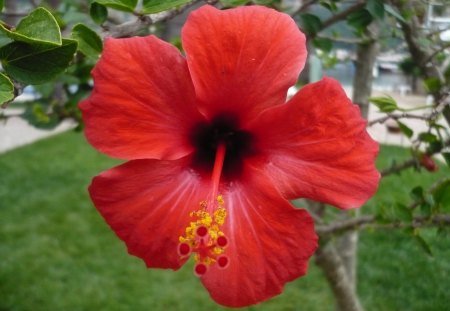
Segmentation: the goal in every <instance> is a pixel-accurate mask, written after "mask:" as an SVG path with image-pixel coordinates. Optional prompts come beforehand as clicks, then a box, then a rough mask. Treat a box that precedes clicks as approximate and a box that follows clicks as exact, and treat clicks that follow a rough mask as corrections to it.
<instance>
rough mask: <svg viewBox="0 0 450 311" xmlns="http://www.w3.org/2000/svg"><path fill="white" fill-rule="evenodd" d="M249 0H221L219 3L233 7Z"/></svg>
mask: <svg viewBox="0 0 450 311" xmlns="http://www.w3.org/2000/svg"><path fill="white" fill-rule="evenodd" d="M247 2H249V0H221V1H220V3H222V5H223V6H224V7H226V8H233V7H236V6H240V5H244V4H247Z"/></svg>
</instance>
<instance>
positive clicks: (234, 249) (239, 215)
mask: <svg viewBox="0 0 450 311" xmlns="http://www.w3.org/2000/svg"><path fill="white" fill-rule="evenodd" d="M224 199H225V207H226V209H227V211H228V216H227V219H226V221H225V224H224V228H223V232H224V234H225V235H226V236H227V238H228V243H229V244H228V246H227V248H226V249H225V255H226V256H228V258H229V265H228V266H227V267H226V268H225V269H221V268H219V267H217V265H212V266H211V267H210V269H209V271H207V272H206V274H205V275H204V276H202V278H201V280H202V282H203V284H204V285H205V287H206V288H207V289H208V291H209V293H210V295H211V297H212V298H213V299H214V300H215V301H216V302H218V303H220V304H222V305H225V306H229V307H242V306H248V305H251V304H255V303H259V302H261V301H264V300H266V299H269V298H270V297H273V296H275V295H278V294H280V293H281V292H282V290H283V286H284V284H285V283H286V282H288V281H292V280H294V279H295V278H298V277H299V276H302V275H304V274H305V273H306V270H307V267H308V259H309V258H310V257H311V256H312V255H313V253H314V251H315V250H316V248H317V235H316V234H315V232H314V223H313V220H312V218H311V217H310V216H309V214H308V213H307V212H306V211H305V210H303V209H295V208H293V206H292V205H290V203H289V202H288V201H286V200H285V199H284V198H282V197H281V195H280V193H279V192H278V191H277V190H276V189H275V188H274V186H273V185H272V184H271V182H270V178H269V176H267V175H265V174H264V172H263V171H257V170H253V171H252V172H251V174H250V176H248V175H247V176H246V177H243V179H242V181H238V182H236V183H234V185H233V186H232V187H231V188H230V189H229V191H227V192H225V193H224Z"/></svg>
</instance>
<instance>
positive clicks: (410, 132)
mask: <svg viewBox="0 0 450 311" xmlns="http://www.w3.org/2000/svg"><path fill="white" fill-rule="evenodd" d="M397 124H398V127H399V128H400V130H401V131H402V133H403V134H405V136H406V137H408V138H411V137H412V136H413V134H414V132H413V130H412V129H411V128H409V127H408V126H407V125H406V124H404V123H402V122H400V121H398V120H397Z"/></svg>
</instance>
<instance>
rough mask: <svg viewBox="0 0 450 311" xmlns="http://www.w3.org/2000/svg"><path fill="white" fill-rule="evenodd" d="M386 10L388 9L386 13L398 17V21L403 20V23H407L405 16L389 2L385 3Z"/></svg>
mask: <svg viewBox="0 0 450 311" xmlns="http://www.w3.org/2000/svg"><path fill="white" fill-rule="evenodd" d="M384 10H385V11H386V13H388V14H390V15H391V16H393V17H394V18H395V19H397V21H399V22H402V23H406V21H405V19H404V18H403V16H401V15H400V14H399V13H398V12H397V11H396V10H395V9H394V8H393V7H392V6H390V5H389V4H384Z"/></svg>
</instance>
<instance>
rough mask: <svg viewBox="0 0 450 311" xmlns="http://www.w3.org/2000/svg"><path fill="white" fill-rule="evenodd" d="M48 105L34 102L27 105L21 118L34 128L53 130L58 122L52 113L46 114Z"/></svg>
mask: <svg viewBox="0 0 450 311" xmlns="http://www.w3.org/2000/svg"><path fill="white" fill-rule="evenodd" d="M47 111H48V104H44V103H42V102H34V103H30V104H28V105H27V107H26V109H25V112H24V113H23V114H22V115H21V118H23V119H25V120H27V121H28V123H30V124H31V125H33V126H34V127H36V128H41V129H53V128H55V127H56V126H57V125H58V123H59V120H58V118H57V116H56V115H55V114H54V113H48V112H47Z"/></svg>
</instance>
